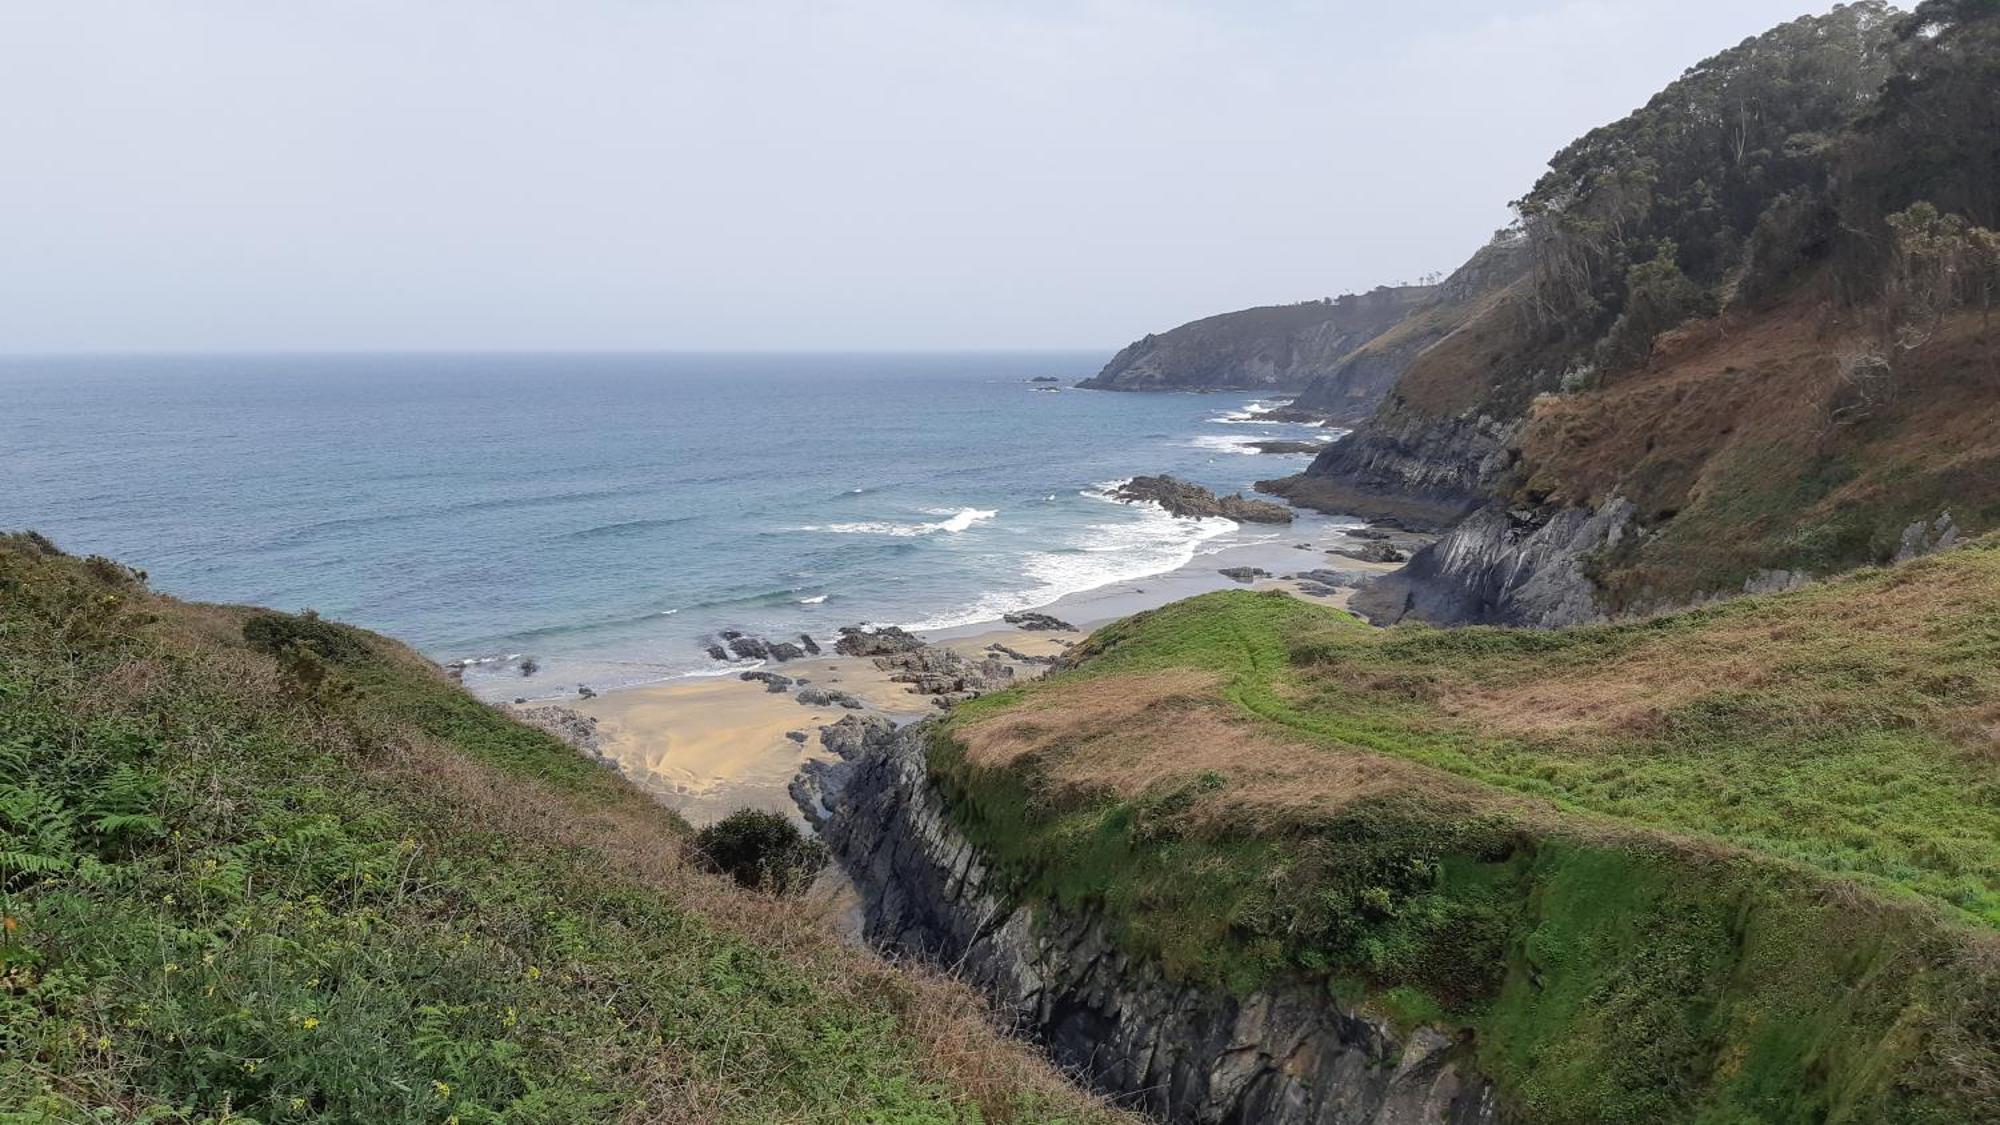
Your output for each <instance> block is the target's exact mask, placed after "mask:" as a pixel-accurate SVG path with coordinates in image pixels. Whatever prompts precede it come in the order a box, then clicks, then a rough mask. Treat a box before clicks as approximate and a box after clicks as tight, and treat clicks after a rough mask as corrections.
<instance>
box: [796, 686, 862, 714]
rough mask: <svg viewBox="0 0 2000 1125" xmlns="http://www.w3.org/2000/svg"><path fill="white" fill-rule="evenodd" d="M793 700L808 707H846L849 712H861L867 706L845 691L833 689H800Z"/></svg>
mask: <svg viewBox="0 0 2000 1125" xmlns="http://www.w3.org/2000/svg"><path fill="white" fill-rule="evenodd" d="M792 698H794V699H797V700H798V701H799V702H800V703H803V704H805V705H806V706H808V707H845V708H847V709H848V710H849V711H859V710H861V709H862V708H863V707H864V706H866V705H865V704H863V703H862V702H861V701H860V700H859V699H856V698H855V697H853V696H851V695H849V694H847V693H846V692H844V691H836V690H834V689H832V688H819V687H809V688H801V689H799V693H798V694H797V695H795V696H793V697H792Z"/></svg>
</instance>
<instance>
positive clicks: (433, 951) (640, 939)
mask: <svg viewBox="0 0 2000 1125" xmlns="http://www.w3.org/2000/svg"><path fill="white" fill-rule="evenodd" d="M686 836H687V833H686V827H685V825H683V824H682V823H681V822H680V821H679V820H678V819H677V818H676V817H674V816H673V815H671V814H670V813H668V812H666V811H665V810H663V809H661V808H660V807H658V806H656V805H654V804H653V803H651V802H650V801H648V800H647V799H645V798H644V797H643V796H641V795H640V794H638V793H637V792H636V791H635V790H633V789H631V788H629V787H627V786H626V785H625V784H624V783H623V782H621V781H620V780H619V779H618V778H616V777H615V776H614V775H612V774H611V773H609V772H607V771H605V770H603V769H601V768H599V767H597V766H595V765H593V764H589V763H587V762H585V761H584V760H583V759H582V758H580V757H578V756H577V755H576V754H575V753H574V752H572V751H571V750H569V749H568V748H567V747H566V746H564V745H562V744H561V743H559V742H556V741H554V740H552V739H551V738H549V737H547V736H545V735H543V734H542V733H540V732H537V731H534V730H530V729H528V728H526V727H523V726H520V725H517V724H515V723H513V722H511V721H509V720H508V719H506V718H505V717H503V716H502V715H500V714H499V713H498V712H496V711H494V710H492V709H490V708H488V707H485V706H483V705H481V704H479V703H477V702H476V701H474V700H472V699H471V698H469V697H468V696H466V695H465V694H464V693H463V692H462V691H460V690H459V689H458V688H457V687H456V686H455V685H453V684H451V683H450V682H449V681H447V680H446V679H444V678H443V677H442V676H441V675H440V674H439V673H438V672H437V670H436V669H434V668H433V667H431V666H430V665H429V664H427V663H426V662H424V661H422V660H421V659H419V658H417V657H416V656H415V655H414V654H412V653H410V652H409V651H407V650H405V649H403V648H401V647H400V646H398V645H396V644H394V643H393V642H389V641H386V640H384V639H383V638H380V637H377V636H374V635H371V634H368V633H364V632H361V631H359V630H355V629H350V628H346V627H343V626H339V625H335V624H332V623H329V622H324V621H320V620H318V619H316V618H311V617H299V616H289V615H283V614H271V613H265V612H262V611H254V610H245V609H236V608H226V607H216V606H198V605H188V604H183V603H179V602H175V601H173V600H170V599H166V598H161V597H157V596H155V595H153V594H150V593H148V592H147V591H146V589H145V588H144V586H143V583H142V581H141V580H140V577H139V576H137V575H135V574H133V573H132V572H129V571H126V570H124V569H123V568H121V567H118V566H116V565H113V564H111V563H108V562H105V561H103V560H95V559H93V560H89V561H84V560H78V559H73V558H67V557H61V556H59V555H57V554H55V553H54V552H53V550H52V548H50V547H49V546H48V545H47V544H46V543H45V542H44V541H41V540H39V539H36V538H34V537H25V536H8V537H0V890H4V898H0V914H4V928H0V1120H4V1121H8V1122H39V1121H84V1120H89V1121H104V1120H134V1121H162V1122H165V1121H188V1122H195V1121H200V1122H220V1121H242V1122H248V1121H262V1122H277V1121H308V1120H340V1121H367V1122H377V1121H426V1122H439V1121H456V1122H465V1123H469V1122H476V1121H499V1120H506V1121H523V1122H528V1121H547V1122H576V1121H609V1120H634V1121H687V1122H709V1121H744V1122H767V1121H800V1122H806V1121H811V1122H818V1121H879V1122H890V1121H893V1122H923V1121H938V1122H947V1121H949V1122H962V1121H980V1120H987V1121H1008V1120H1016V1121H1045V1120H1066V1121H1079V1122H1080V1121H1096V1120H1109V1119H1111V1115H1109V1114H1107V1113H1105V1112H1104V1111H1102V1110H1100V1109H1098V1108H1097V1107H1095V1106H1094V1105H1092V1104H1091V1103H1089V1102H1087V1101H1085V1100H1084V1099H1082V1098H1081V1097H1080V1096H1079V1095H1077V1094H1075V1093H1073V1092H1071V1091H1070V1090H1069V1089H1068V1087H1066V1086H1065V1085H1063V1084H1062V1083H1061V1082H1060V1081H1059V1080H1058V1079H1057V1078H1056V1077H1055V1076H1054V1075H1053V1074H1051V1073H1050V1072H1048V1071H1047V1070H1046V1069H1044V1068H1042V1067H1041V1066H1040V1064H1039V1063H1037V1062H1036V1061H1035V1059H1034V1057H1033V1056H1032V1055H1031V1054H1030V1053H1029V1052H1027V1051H1026V1050H1025V1049H1024V1048H1021V1047H1019V1046H1017V1045H1014V1044H1012V1043H1009V1042H1007V1041H1004V1040H1002V1039H1000V1038H999V1037H998V1036H996V1034H995V1033H994V1032H993V1031H992V1029H991V1028H989V1027H988V1026H987V1025H986V1022H985V1019H984V1016H983V1009H982V1008H981V1007H980V1005H979V1004H978V1003H977V1002H976V1001H975V1000H974V998H972V997H971V996H970V995H969V994H967V993H965V992H964V991H963V990H961V989H959V988H958V987H957V986H955V985H952V984H949V983H947V982H945V981H942V980H939V979H934V978H928V977H924V976H921V975H916V974H910V973H905V972H903V971H900V970H895V969H891V968H889V967H887V966H885V965H883V964H881V963H880V962H879V961H876V960H874V959H873V958H871V957H869V956H868V955H866V954H863V953H861V952H859V951H856V950H852V949H849V948H847V947H845V946H842V945H839V944H837V943H836V942H835V941H834V940H833V939H832V938H831V937H830V936H829V933H828V930H827V929H826V928H825V927H824V925H823V924H822V923H821V920H820V918H819V917H818V916H817V915H816V914H815V912H814V911H813V910H811V909H809V908H806V907H804V906H803V905H802V904H800V903H798V902H797V901H779V900H776V899H771V898H765V897H762V896H759V895H754V894H750V893H747V892H742V891H738V890H737V889H735V888H734V886H733V885H730V884H726V883H725V882H723V881H722V880H719V879H717V878H714V877H711V876H709V875H706V874H703V873H701V872H698V871H696V870H693V869H692V868H690V867H688V866H686V865H684V863H683V861H682V858H681V854H682V849H683V846H684V842H685V840H686Z"/></svg>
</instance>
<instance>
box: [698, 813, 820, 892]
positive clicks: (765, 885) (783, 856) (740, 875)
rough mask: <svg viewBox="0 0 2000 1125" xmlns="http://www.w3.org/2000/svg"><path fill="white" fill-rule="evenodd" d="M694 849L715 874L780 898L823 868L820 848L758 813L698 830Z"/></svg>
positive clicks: (784, 820) (792, 827) (787, 824)
mask: <svg viewBox="0 0 2000 1125" xmlns="http://www.w3.org/2000/svg"><path fill="white" fill-rule="evenodd" d="M695 848H696V849H697V851H699V853H700V854H701V856H702V858H703V860H704V861H705V862H706V863H707V864H708V866H709V868H710V869H711V870H713V871H715V872H717V873H718V874H723V875H727V876H729V877H730V878H732V879H734V880H736V882H737V883H738V884H739V885H741V886H745V887H751V888H754V889H758V890H768V891H776V892H779V893H781V894H782V893H790V892H797V891H802V890H804V889H805V888H806V887H807V886H808V885H810V884H811V883H812V881H813V877H814V876H816V875H818V874H819V873H820V870H821V869H822V868H824V867H825V866H826V864H827V852H826V846H825V845H824V844H821V843H820V842H819V841H818V840H814V839H812V838H810V837H808V836H807V835H806V834H805V833H803V832H801V831H799V828H798V826H797V825H796V824H793V823H792V821H791V819H790V818H789V817H786V816H784V815H783V814H781V813H775V812H767V811H765V810H763V809H739V810H737V811H736V812H733V813H730V814H729V815H728V816H726V817H723V818H722V819H721V820H718V821H716V822H715V823H714V824H711V825H709V826H708V827H706V828H704V829H702V830H701V831H700V832H698V833H696V834H695Z"/></svg>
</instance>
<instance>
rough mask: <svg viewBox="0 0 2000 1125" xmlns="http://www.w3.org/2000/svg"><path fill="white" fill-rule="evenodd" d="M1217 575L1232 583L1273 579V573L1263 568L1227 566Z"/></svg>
mask: <svg viewBox="0 0 2000 1125" xmlns="http://www.w3.org/2000/svg"><path fill="white" fill-rule="evenodd" d="M1216 573H1217V574H1220V575H1222V576H1223V577H1224V578H1227V579H1229V580H1230V581H1231V582H1255V581H1257V580H1258V579H1259V578H1269V577H1271V572H1270V571H1268V570H1265V569H1264V568H1263V567H1261V566H1225V567H1223V568H1222V569H1221V570H1218V571H1216Z"/></svg>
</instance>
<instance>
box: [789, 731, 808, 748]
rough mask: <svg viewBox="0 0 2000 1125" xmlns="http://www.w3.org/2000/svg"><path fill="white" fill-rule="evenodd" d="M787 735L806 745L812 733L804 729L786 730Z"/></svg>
mask: <svg viewBox="0 0 2000 1125" xmlns="http://www.w3.org/2000/svg"><path fill="white" fill-rule="evenodd" d="M785 737H786V738H789V739H791V740H792V741H793V742H796V743H798V744H799V745H801V746H803V745H805V741H806V739H808V738H811V737H812V735H809V734H807V733H806V732H804V731H802V730H788V731H786V732H785Z"/></svg>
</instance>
